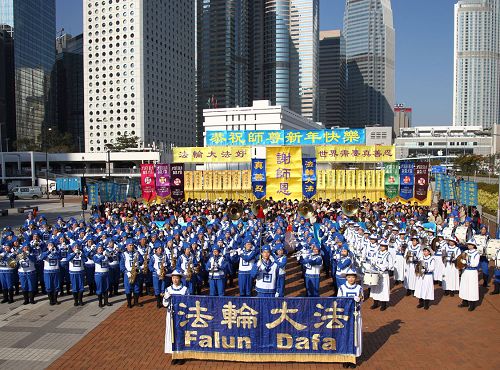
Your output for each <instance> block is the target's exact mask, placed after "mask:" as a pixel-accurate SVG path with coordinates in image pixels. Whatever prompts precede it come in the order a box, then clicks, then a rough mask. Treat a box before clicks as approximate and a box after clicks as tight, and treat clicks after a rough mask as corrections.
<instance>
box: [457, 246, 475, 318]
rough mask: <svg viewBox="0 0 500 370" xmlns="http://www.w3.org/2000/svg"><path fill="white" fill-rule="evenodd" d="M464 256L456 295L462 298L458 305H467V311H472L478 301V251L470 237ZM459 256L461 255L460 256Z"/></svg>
mask: <svg viewBox="0 0 500 370" xmlns="http://www.w3.org/2000/svg"><path fill="white" fill-rule="evenodd" d="M466 245H467V252H466V257H465V258H464V259H462V263H464V264H465V269H464V271H463V272H462V277H461V279H460V291H459V293H458V296H459V297H460V298H462V303H461V304H460V305H459V306H458V307H469V311H474V309H475V308H476V302H477V301H479V278H478V276H477V269H478V266H479V258H480V256H479V252H478V251H477V249H476V248H477V247H476V242H475V241H474V240H473V239H471V240H469V241H468V242H467V243H466ZM460 258H461V257H460Z"/></svg>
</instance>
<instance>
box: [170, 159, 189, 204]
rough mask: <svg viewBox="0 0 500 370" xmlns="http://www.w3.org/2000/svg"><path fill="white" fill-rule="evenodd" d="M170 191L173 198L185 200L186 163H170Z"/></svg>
mask: <svg viewBox="0 0 500 370" xmlns="http://www.w3.org/2000/svg"><path fill="white" fill-rule="evenodd" d="M170 193H171V196H172V199H173V200H184V198H185V194H184V163H172V164H171V165H170Z"/></svg>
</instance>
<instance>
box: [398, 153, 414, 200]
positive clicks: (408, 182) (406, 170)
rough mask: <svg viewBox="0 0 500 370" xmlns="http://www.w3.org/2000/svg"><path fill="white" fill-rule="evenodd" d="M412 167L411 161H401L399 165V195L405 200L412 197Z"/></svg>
mask: <svg viewBox="0 0 500 370" xmlns="http://www.w3.org/2000/svg"><path fill="white" fill-rule="evenodd" d="M414 167H415V164H414V163H413V162H401V164H400V166H399V183H400V187H399V196H400V197H401V198H403V199H405V200H409V199H411V198H413V183H414V175H413V172H414Z"/></svg>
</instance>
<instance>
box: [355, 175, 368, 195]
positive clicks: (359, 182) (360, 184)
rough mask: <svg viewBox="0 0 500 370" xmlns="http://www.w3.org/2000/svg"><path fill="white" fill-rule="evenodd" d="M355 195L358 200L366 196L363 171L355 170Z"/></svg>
mask: <svg viewBox="0 0 500 370" xmlns="http://www.w3.org/2000/svg"><path fill="white" fill-rule="evenodd" d="M356 194H357V197H358V198H363V196H365V195H366V185H365V170H356Z"/></svg>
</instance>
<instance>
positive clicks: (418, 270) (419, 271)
mask: <svg viewBox="0 0 500 370" xmlns="http://www.w3.org/2000/svg"><path fill="white" fill-rule="evenodd" d="M424 274H425V269H424V263H423V261H417V263H416V264H415V275H416V276H418V277H422V276H424Z"/></svg>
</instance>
